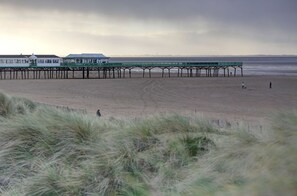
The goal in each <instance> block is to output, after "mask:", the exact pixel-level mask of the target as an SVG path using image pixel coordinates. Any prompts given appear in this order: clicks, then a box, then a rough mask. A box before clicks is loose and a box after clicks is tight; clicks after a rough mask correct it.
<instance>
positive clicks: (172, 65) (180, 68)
mask: <svg viewBox="0 0 297 196" xmlns="http://www.w3.org/2000/svg"><path fill="white" fill-rule="evenodd" d="M136 72H137V73H138V74H135V73H136ZM152 72H154V76H158V77H236V76H243V64H242V62H164V63H163V62H137V63H136V62H131V63H128V62H125V63H101V64H92V63H89V64H86V63H85V64H82V63H81V64H78V63H62V64H61V66H51V67H41V66H30V67H13V66H6V67H0V80H5V79H10V80H12V79H109V78H110V79H112V78H132V77H133V74H135V75H137V76H138V77H139V75H140V76H141V77H152Z"/></svg>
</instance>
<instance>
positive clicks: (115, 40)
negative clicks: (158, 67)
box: [0, 0, 297, 56]
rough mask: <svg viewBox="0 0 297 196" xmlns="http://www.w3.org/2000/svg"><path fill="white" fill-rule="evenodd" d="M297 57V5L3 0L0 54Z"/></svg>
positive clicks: (233, 0) (242, 0)
mask: <svg viewBox="0 0 297 196" xmlns="http://www.w3.org/2000/svg"><path fill="white" fill-rule="evenodd" d="M20 53H23V54H31V53H34V54H56V55H60V56H65V55H68V54H70V53H103V54H105V55H107V56H155V55H157V56H171V55H173V56H174V55H179V56H203V55H297V0H0V54H20Z"/></svg>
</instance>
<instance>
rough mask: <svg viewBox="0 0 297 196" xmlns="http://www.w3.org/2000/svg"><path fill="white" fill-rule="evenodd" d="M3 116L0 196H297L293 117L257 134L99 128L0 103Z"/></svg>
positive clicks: (175, 120) (38, 108)
mask: <svg viewBox="0 0 297 196" xmlns="http://www.w3.org/2000/svg"><path fill="white" fill-rule="evenodd" d="M20 108H21V109H20ZM0 111H1V116H2V117H1V118H0V123H1V126H0V194H1V195H214V194H218V195H239V194H245V195H280V194H281V195H294V194H296V187H297V181H296V178H295V176H296V171H297V166H296V164H295V163H296V161H297V153H296V150H297V147H296V142H295V141H296V139H297V138H296V127H297V126H296V122H297V115H296V113H285V114H279V115H278V116H276V117H275V119H274V124H273V125H272V126H271V128H267V129H265V130H263V132H261V133H258V132H256V131H255V130H247V129H246V128H245V126H240V127H238V128H237V129H233V130H232V129H231V128H230V127H228V128H227V127H225V128H223V129H219V128H216V126H214V125H212V124H211V121H209V120H207V119H202V118H200V117H188V116H180V115H177V114H166V115H156V116H154V117H150V118H147V119H138V120H128V119H127V120H117V119H114V118H112V119H104V118H96V117H95V116H89V115H87V114H85V113H80V112H74V111H65V110H62V109H57V108H53V107H48V106H44V105H38V104H34V103H33V102H30V101H29V100H25V99H21V98H11V97H9V96H7V95H5V94H3V93H2V94H0Z"/></svg>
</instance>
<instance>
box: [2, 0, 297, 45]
mask: <svg viewBox="0 0 297 196" xmlns="http://www.w3.org/2000/svg"><path fill="white" fill-rule="evenodd" d="M0 5H4V6H9V7H11V8H13V9H15V10H23V11H26V10H29V11H33V12H34V11H35V10H38V11H40V10H42V11H46V12H51V10H53V11H56V12H59V13H64V12H67V13H69V12H70V13H79V14H89V13H91V14H95V15H98V16H104V17H106V18H108V19H109V21H110V22H115V23H116V24H119V23H120V24H122V25H125V20H138V21H140V22H143V23H145V22H146V21H148V20H149V21H158V22H160V21H161V22H162V21H164V22H165V23H169V24H173V25H174V26H176V28H180V29H183V28H184V29H187V30H188V32H190V33H189V34H184V35H183V36H185V37H191V40H195V38H196V39H197V42H199V41H200V42H202V41H203V40H202V38H205V39H206V38H207V37H208V38H209V37H211V38H216V37H218V39H219V38H220V37H222V36H224V37H228V36H229V37H236V36H237V37H238V38H240V37H245V38H247V39H253V38H254V39H255V40H259V41H262V42H274V41H275V42H287V43H289V42H290V41H292V42H293V43H296V42H297V40H296V33H297V25H296V22H297V11H296V10H297V1H296V0H183V1H182V0H150V1H145V0H142V1H141V0H84V1H82V0H1V3H0ZM201 21H205V22H206V23H207V24H209V25H210V26H211V30H213V32H208V34H207V35H204V36H201V35H196V34H195V33H193V32H195V29H193V28H195V27H193V26H191V25H193V24H195V23H199V22H201ZM191 33H192V34H191Z"/></svg>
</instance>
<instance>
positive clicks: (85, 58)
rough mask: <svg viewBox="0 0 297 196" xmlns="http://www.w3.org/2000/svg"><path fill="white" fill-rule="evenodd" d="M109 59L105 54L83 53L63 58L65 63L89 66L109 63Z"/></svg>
mask: <svg viewBox="0 0 297 196" xmlns="http://www.w3.org/2000/svg"><path fill="white" fill-rule="evenodd" d="M108 60H109V57H106V56H104V55H103V54H94V53H82V54H69V55H68V56H66V57H65V58H63V62H64V63H87V64H100V63H108Z"/></svg>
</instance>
